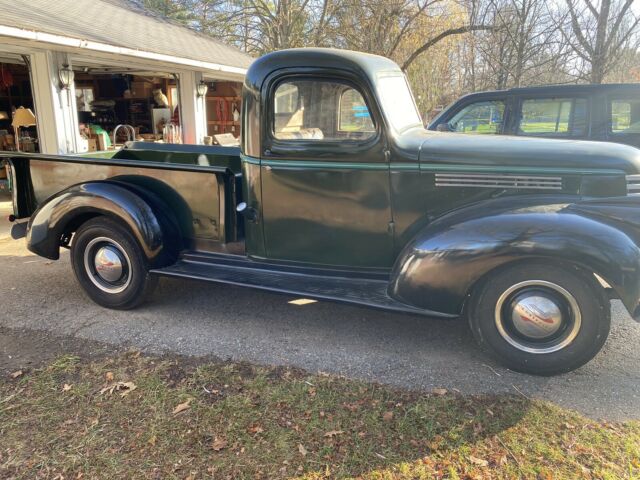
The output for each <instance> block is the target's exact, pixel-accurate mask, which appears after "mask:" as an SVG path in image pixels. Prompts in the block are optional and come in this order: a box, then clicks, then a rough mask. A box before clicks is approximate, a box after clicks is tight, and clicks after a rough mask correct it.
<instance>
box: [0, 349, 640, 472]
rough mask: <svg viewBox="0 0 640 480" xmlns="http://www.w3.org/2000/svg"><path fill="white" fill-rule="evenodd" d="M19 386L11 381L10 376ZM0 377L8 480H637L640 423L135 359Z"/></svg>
mask: <svg viewBox="0 0 640 480" xmlns="http://www.w3.org/2000/svg"><path fill="white" fill-rule="evenodd" d="M13 376H15V378H13ZM13 376H11V377H10V378H8V379H2V380H0V478H3V479H4V478H29V479H32V478H47V479H56V478H58V479H62V478H64V479H80V478H82V479H89V478H100V479H103V478H158V479H160V478H162V479H164V478H179V479H197V478H216V479H227V478H233V479H236V478H251V479H254V478H265V479H276V478H300V479H320V478H351V477H357V478H366V479H422V478H425V479H427V478H451V479H456V478H461V479H462V478H464V479H490V478H534V479H562V478H567V479H575V478H593V479H601V478H603V479H619V478H640V423H639V422H630V423H626V424H611V423H600V422H595V421H592V420H588V419H585V418H583V417H581V416H579V415H577V414H575V413H572V412H569V411H566V410H562V409H560V408H558V407H555V406H553V405H551V404H549V403H544V402H539V401H532V400H529V399H527V398H524V397H522V396H520V397H518V396H513V397H512V396H502V397H487V396H483V397H465V396H461V395H457V394H455V393H450V392H446V391H444V390H434V392H432V393H429V394H425V393H415V392H408V391H402V390H397V389H393V388H389V387H385V386H380V385H376V384H369V383H364V382H358V381H351V380H346V379H342V378H337V377H333V376H328V375H311V374H308V373H305V372H302V371H298V370H291V369H285V368H265V367H256V366H252V365H247V364H233V363H206V364H196V363H194V362H193V361H190V360H185V359H168V358H152V357H145V356H141V355H139V354H137V353H129V354H126V355H122V356H118V357H116V358H111V359H104V360H99V361H94V362H92V363H88V362H83V361H80V360H79V359H78V358H76V357H62V358H59V359H58V360H57V361H56V362H54V363H53V364H51V365H50V366H48V367H46V368H43V369H40V370H35V371H31V372H23V373H20V372H16V373H15V374H14V375H13Z"/></svg>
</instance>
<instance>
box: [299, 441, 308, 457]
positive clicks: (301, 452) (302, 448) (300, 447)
mask: <svg viewBox="0 0 640 480" xmlns="http://www.w3.org/2000/svg"><path fill="white" fill-rule="evenodd" d="M298 451H299V452H300V455H302V456H303V457H306V456H307V453H309V452H307V449H306V448H304V445H302V444H301V443H299V444H298Z"/></svg>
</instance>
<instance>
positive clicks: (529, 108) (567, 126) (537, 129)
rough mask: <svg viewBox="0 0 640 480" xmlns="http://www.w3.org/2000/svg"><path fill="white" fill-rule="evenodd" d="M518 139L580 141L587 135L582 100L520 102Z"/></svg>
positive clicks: (545, 99)
mask: <svg viewBox="0 0 640 480" xmlns="http://www.w3.org/2000/svg"><path fill="white" fill-rule="evenodd" d="M516 131H517V133H518V135H531V136H549V137H582V136H585V135H586V133H587V101H586V99H584V98H530V99H525V100H523V101H522V109H521V112H520V121H519V123H518V128H517V130H516Z"/></svg>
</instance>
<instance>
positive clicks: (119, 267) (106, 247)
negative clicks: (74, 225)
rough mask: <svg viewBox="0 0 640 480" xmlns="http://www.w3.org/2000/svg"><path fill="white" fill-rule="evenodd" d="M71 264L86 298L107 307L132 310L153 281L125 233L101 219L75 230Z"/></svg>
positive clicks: (133, 242)
mask: <svg viewBox="0 0 640 480" xmlns="http://www.w3.org/2000/svg"><path fill="white" fill-rule="evenodd" d="M71 264H72V266H73V271H74V273H75V275H76V278H77V279H78V282H79V283H80V285H81V286H82V288H83V289H84V291H85V292H86V293H87V295H88V296H89V297H90V298H91V299H92V300H93V301H94V302H96V303H97V304H99V305H102V306H103V307H107V308H113V309H119V310H126V309H130V308H134V307H135V306H137V305H138V304H140V303H141V302H142V301H143V300H144V299H145V298H146V296H147V295H148V294H149V293H150V292H151V290H152V289H153V288H154V287H155V284H156V282H157V279H156V277H154V276H151V275H150V274H149V272H148V271H147V261H146V257H145V256H144V253H143V252H142V249H141V248H140V246H139V245H138V243H137V241H136V240H135V238H134V237H133V235H131V233H130V232H129V230H127V229H126V228H124V227H122V226H121V225H120V224H118V223H116V222H114V221H113V220H110V219H108V218H105V217H98V218H95V219H93V220H89V221H88V222H86V223H85V224H83V225H82V226H81V227H80V228H79V229H78V231H77V232H76V234H75V235H74V238H73V243H72V245H71Z"/></svg>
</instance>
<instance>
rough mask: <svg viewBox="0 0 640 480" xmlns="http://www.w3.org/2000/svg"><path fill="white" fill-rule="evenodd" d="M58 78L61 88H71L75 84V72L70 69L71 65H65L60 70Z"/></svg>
mask: <svg viewBox="0 0 640 480" xmlns="http://www.w3.org/2000/svg"><path fill="white" fill-rule="evenodd" d="M58 77H59V79H60V86H61V87H62V88H69V86H70V85H71V84H72V83H73V77H74V75H73V70H71V69H70V68H69V65H67V64H65V65H63V66H62V68H61V69H60V70H58Z"/></svg>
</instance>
